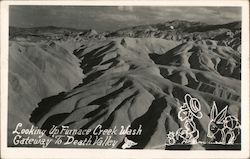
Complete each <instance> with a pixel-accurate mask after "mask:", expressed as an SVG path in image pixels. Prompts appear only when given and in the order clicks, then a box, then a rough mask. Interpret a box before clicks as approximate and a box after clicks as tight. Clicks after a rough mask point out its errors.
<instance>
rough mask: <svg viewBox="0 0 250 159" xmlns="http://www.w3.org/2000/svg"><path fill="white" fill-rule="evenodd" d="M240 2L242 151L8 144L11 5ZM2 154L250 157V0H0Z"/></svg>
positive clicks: (128, 4) (224, 4) (222, 4)
mask: <svg viewBox="0 0 250 159" xmlns="http://www.w3.org/2000/svg"><path fill="white" fill-rule="evenodd" d="M24 4H25V5H71V6H72V5H74V6H77V5H91V6H98V5H102V6H119V5H123V6H240V7H242V18H243V19H242V49H241V50H242V79H241V81H242V91H241V92H242V102H241V108H242V110H241V111H242V140H241V141H242V146H241V148H242V149H241V151H200V150H196V151H167V150H103V149H81V148H79V149H68V148H46V149H44V148H7V122H6V121H7V96H8V90H7V88H8V42H9V40H8V26H9V25H8V24H9V22H8V17H9V12H8V6H9V5H24ZM0 141H1V157H0V158H26V159H29V158H52V157H53V158H250V156H249V2H248V0H234V1H233V0H229V1H202V0H201V1H197V0H193V1H188V0H186V1H2V2H1V140H0Z"/></svg>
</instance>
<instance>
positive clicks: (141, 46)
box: [9, 21, 241, 149]
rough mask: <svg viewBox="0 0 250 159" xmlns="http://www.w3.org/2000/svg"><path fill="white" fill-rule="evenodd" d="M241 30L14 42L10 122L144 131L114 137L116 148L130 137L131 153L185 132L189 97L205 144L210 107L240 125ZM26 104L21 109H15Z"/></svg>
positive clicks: (134, 31) (146, 29)
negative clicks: (197, 107) (182, 115)
mask: <svg viewBox="0 0 250 159" xmlns="http://www.w3.org/2000/svg"><path fill="white" fill-rule="evenodd" d="M240 26H241V25H240V23H239V22H235V23H230V24H225V25H213V26H212V25H207V24H204V23H199V22H186V21H172V22H166V23H164V24H156V25H146V26H136V27H132V28H126V29H122V30H118V31H115V32H111V33H107V32H106V33H97V32H95V31H93V30H89V31H87V32H85V33H83V32H79V33H77V34H76V35H77V36H75V37H71V38H67V39H65V40H52V42H49V43H48V42H46V40H44V39H43V41H42V42H34V44H32V46H30V45H31V44H30V42H29V40H28V41H26V42H24V41H25V37H24V39H22V40H21V41H22V42H20V41H18V39H16V38H15V36H14V37H13V40H12V41H13V42H11V45H10V62H9V63H10V73H9V78H10V79H9V89H10V95H9V96H10V97H9V101H10V104H9V107H10V108H11V109H10V110H11V111H9V112H10V114H13V116H15V114H17V112H19V111H21V112H24V115H22V116H26V117H27V118H28V117H29V116H30V119H29V120H30V123H32V124H34V125H36V126H38V127H39V128H42V129H44V130H50V129H51V127H52V126H53V125H57V126H62V125H68V126H69V127H70V128H72V129H87V128H90V129H93V128H95V127H96V126H97V125H99V124H101V125H102V127H103V128H107V129H108V128H114V127H121V126H125V127H127V126H131V128H132V129H136V128H138V127H139V126H140V125H141V126H142V134H141V135H139V136H133V135H113V138H114V139H116V140H117V141H118V144H117V145H116V148H121V145H122V143H123V142H124V138H125V137H127V138H129V139H130V140H133V141H135V142H137V143H138V144H137V145H135V146H133V147H132V148H154V147H157V146H158V145H164V144H165V140H163V139H165V138H166V134H167V133H168V132H169V131H176V130H177V129H178V128H180V127H181V124H182V123H181V122H180V121H179V120H178V117H177V116H178V111H179V108H180V103H183V102H184V96H185V94H191V95H192V96H194V97H196V98H197V99H199V101H200V103H201V112H202V113H203V118H202V119H200V120H195V123H196V125H197V127H198V129H199V130H200V136H199V140H200V141H204V142H207V141H209V139H208V138H207V132H208V126H207V125H208V123H209V121H210V119H209V115H210V110H211V107H212V104H213V101H215V102H216V103H217V105H218V107H219V109H220V110H221V109H222V108H224V107H225V106H227V105H228V108H229V111H228V114H230V115H234V116H236V117H237V118H239V119H240V111H241V107H240V105H241V104H240V103H241V92H240V90H241V52H240V50H241V49H240V45H241V38H240V32H241V27H240ZM191 28H193V29H192V30H191ZM179 37H180V38H179ZM191 37H192V38H191ZM76 38H77V39H76ZM185 39H186V40H185ZM50 41H51V40H50ZM73 44H75V45H74V46H73ZM19 50H20V51H19ZM79 61H80V64H79ZM23 72H27V73H26V74H24V73H23ZM31 74H32V75H31ZM18 88H19V89H18ZM20 91H21V92H20ZM33 92H36V93H33ZM20 94H22V96H20ZM21 98H22V100H21V101H24V102H19V103H18V102H17V101H20V99H21ZM15 101H16V102H15ZM30 101H32V102H30ZM15 110H16V111H15ZM32 111H33V112H32ZM31 112H32V113H31ZM25 114H26V115H25ZM27 118H26V119H24V120H25V121H26V122H27ZM9 120H10V121H11V122H13V123H14V122H16V121H18V120H19V119H17V118H9ZM27 123H28V122H27ZM30 123H29V124H30ZM10 125H12V124H10ZM9 129H11V127H9ZM101 136H102V135H101ZM104 136H105V135H103V137H104ZM75 137H76V138H77V139H81V137H82V136H75ZM237 142H239V141H238V140H237ZM52 147H53V146H52ZM70 147H72V145H71V146H70ZM85 147H95V148H97V147H98V146H85ZM98 148H99V147H98ZM106 148H110V147H106ZM160 148H161V149H165V148H166V147H165V146H163V147H160ZM199 148H204V147H202V146H199ZM193 149H196V148H195V147H193ZM197 149H198V148H197Z"/></svg>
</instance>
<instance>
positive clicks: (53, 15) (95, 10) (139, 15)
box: [9, 6, 241, 32]
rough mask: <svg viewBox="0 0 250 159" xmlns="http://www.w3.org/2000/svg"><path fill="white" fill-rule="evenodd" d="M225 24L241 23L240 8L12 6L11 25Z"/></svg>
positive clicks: (101, 28) (99, 27) (99, 28)
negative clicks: (185, 21)
mask: <svg viewBox="0 0 250 159" xmlns="http://www.w3.org/2000/svg"><path fill="white" fill-rule="evenodd" d="M177 19H178V20H187V21H200V22H205V23H208V24H223V23H228V22H232V21H240V20H241V8H240V7H172V6H171V7H170V6H165V7H162V6H154V7H152V6H126V7H125V6H112V7H111V6H10V10H9V25H10V26H16V27H28V28H29V27H38V26H58V27H70V28H77V29H95V30H97V31H100V32H101V31H114V30H118V29H121V28H125V27H131V26H136V25H145V24H155V23H163V22H166V21H171V20H177Z"/></svg>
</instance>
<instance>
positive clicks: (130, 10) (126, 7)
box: [117, 6, 134, 12]
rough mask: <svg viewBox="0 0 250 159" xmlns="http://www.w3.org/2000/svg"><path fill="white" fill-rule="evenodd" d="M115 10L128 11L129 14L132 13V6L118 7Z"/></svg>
mask: <svg viewBox="0 0 250 159" xmlns="http://www.w3.org/2000/svg"><path fill="white" fill-rule="evenodd" d="M117 9H118V10H120V11H129V12H133V11H134V7H133V6H118V7H117Z"/></svg>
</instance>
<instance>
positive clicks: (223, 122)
mask: <svg viewBox="0 0 250 159" xmlns="http://www.w3.org/2000/svg"><path fill="white" fill-rule="evenodd" d="M227 110H228V106H226V107H225V108H224V109H222V110H221V111H220V112H219V113H218V108H217V106H216V103H215V102H214V103H213V107H212V109H211V112H210V122H209V124H208V133H207V136H208V137H209V138H211V139H212V141H213V142H215V143H220V144H234V142H235V140H236V139H237V137H238V135H239V134H240V122H239V120H238V119H237V118H236V117H235V116H232V115H227Z"/></svg>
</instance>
